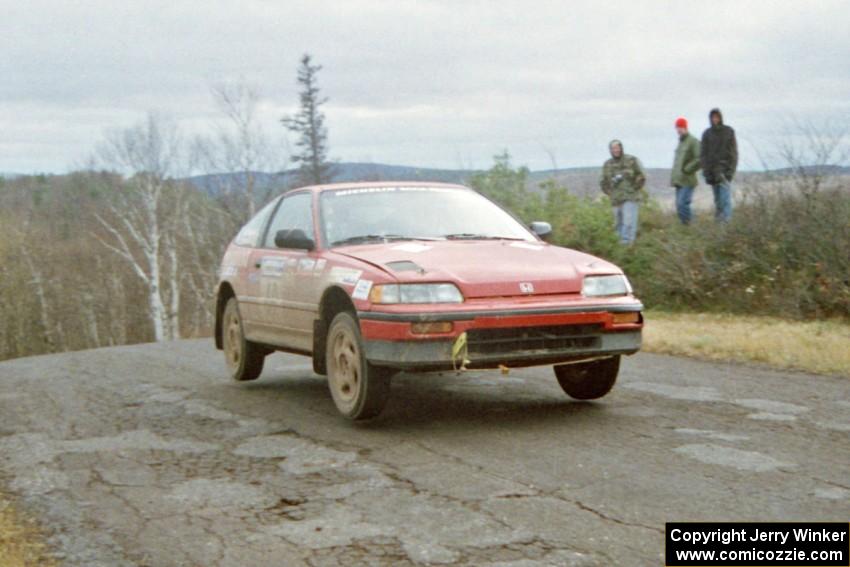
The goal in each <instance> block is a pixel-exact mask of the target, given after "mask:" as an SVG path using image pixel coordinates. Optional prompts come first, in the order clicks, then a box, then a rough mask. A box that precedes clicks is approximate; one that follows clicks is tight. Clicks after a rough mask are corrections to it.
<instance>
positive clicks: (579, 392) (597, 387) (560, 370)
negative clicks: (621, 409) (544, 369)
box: [555, 355, 620, 400]
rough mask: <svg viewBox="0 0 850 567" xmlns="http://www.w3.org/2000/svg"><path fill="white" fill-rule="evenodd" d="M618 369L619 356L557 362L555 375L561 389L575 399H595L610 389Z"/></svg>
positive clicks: (615, 379)
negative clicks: (576, 361)
mask: <svg viewBox="0 0 850 567" xmlns="http://www.w3.org/2000/svg"><path fill="white" fill-rule="evenodd" d="M619 371H620V356H619V355H617V356H612V357H610V358H603V359H602V360H592V361H590V362H579V363H576V364H558V365H556V366H555V376H556V377H557V378H558V384H560V385H561V389H563V390H564V392H566V393H567V395H569V396H570V397H571V398H575V399H577V400H595V399H597V398H601V397H602V396H604V395H605V394H607V393H608V392H610V391H611V388H613V387H614V382H616V381H617V373H618V372H619Z"/></svg>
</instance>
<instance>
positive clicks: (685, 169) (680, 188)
mask: <svg viewBox="0 0 850 567" xmlns="http://www.w3.org/2000/svg"><path fill="white" fill-rule="evenodd" d="M676 134H678V135H679V145H678V146H676V156H675V158H674V159H673V173H672V174H671V175H670V185H672V186H673V187H675V188H676V213H677V214H678V215H679V220H680V221H681V222H682V224H690V222H691V198H692V197H693V195H694V189H695V188H696V186H697V171H699V167H700V165H699V159H700V150H699V141H698V140H697V139H696V138H694V137H693V136H691V134H690V133H689V132H688V121H687V120H685V119H684V118H677V119H676Z"/></svg>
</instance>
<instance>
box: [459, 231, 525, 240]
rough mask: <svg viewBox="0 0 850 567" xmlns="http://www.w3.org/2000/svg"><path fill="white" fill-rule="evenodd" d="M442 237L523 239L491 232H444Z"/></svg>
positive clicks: (460, 238)
mask: <svg viewBox="0 0 850 567" xmlns="http://www.w3.org/2000/svg"><path fill="white" fill-rule="evenodd" d="M444 238H445V239H446V240H525V239H524V238H514V237H512V236H493V235H491V234H475V233H473V232H458V233H456V234H446V235H445V236H444Z"/></svg>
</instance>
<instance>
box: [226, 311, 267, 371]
mask: <svg viewBox="0 0 850 567" xmlns="http://www.w3.org/2000/svg"><path fill="white" fill-rule="evenodd" d="M221 339H222V346H223V347H224V360H225V362H226V363H227V369H228V370H229V371H230V376H231V377H232V378H233V379H234V380H236V381H237V382H247V381H248V380H256V379H257V378H259V377H260V373H261V372H262V371H263V361H264V360H265V358H266V354H268V351H267V350H266V349H265V348H264V347H262V346H261V345H258V344H257V343H252V342H251V341H249V340H246V339H245V331H244V329H243V328H242V316H241V315H240V314H239V306H238V305H237V304H236V298H235V297H231V298H230V299H229V300H228V301H227V305H226V306H225V307H224V316H223V317H222V325H221Z"/></svg>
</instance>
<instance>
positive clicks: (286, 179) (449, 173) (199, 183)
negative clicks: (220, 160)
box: [188, 162, 476, 194]
mask: <svg viewBox="0 0 850 567" xmlns="http://www.w3.org/2000/svg"><path fill="white" fill-rule="evenodd" d="M475 173H476V171H475V170H467V169H437V168H427V167H424V168H423V167H413V166H407V165H387V164H383V163H359V162H342V163H337V164H335V165H334V178H333V180H334V182H336V183H343V182H349V181H440V182H443V183H463V182H464V181H465V180H467V179H468V178H469V177H470V176H471V175H474V174H475ZM252 174H253V176H254V180H255V183H256V184H257V186H258V187H259V188H261V189H265V188H269V187H275V188H278V187H279V188H280V190H283V189H284V188H286V187H289V186H290V185H291V183H292V181H293V179H294V178H295V170H287V171H282V172H279V173H266V172H262V171H256V172H253V173H252ZM244 175H245V174H243V173H221V174H209V175H197V176H194V177H190V178H188V181H190V182H191V183H192V184H194V185H195V186H196V187H198V188H199V189H201V190H204V191H206V192H208V193H211V194H215V193H217V192H218V191H220V190H221V189H222V188H223V187H227V186H228V185H229V184H235V183H237V182H241V179H240V178H241V177H243V176H244Z"/></svg>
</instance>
